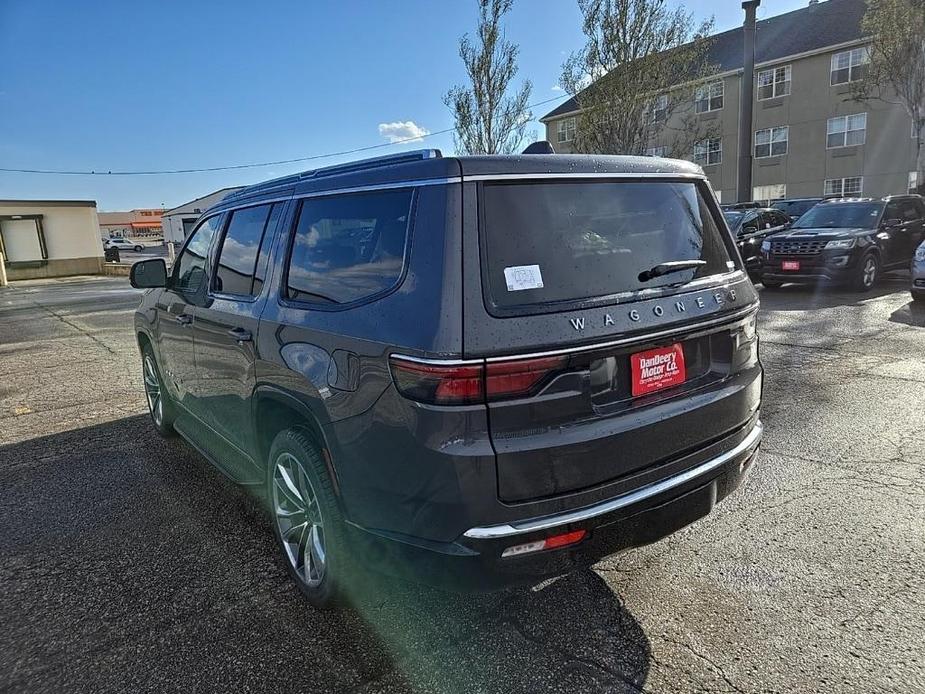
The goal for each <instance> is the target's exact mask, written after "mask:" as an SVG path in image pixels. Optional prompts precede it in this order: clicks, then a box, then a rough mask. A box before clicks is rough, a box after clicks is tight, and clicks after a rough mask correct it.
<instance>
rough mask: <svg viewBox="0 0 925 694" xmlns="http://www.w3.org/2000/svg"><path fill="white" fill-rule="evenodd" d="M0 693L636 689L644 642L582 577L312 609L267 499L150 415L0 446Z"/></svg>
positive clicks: (604, 592) (617, 604)
mask: <svg viewBox="0 0 925 694" xmlns="http://www.w3.org/2000/svg"><path fill="white" fill-rule="evenodd" d="M0 528H3V532H2V533H0V591H2V594H3V595H4V600H3V602H2V604H0V623H3V624H4V629H2V630H0V690H8V689H9V690H22V689H27V690H29V691H93V692H103V691H191V690H195V691H200V690H203V689H206V690H212V689H215V690H222V691H228V690H232V691H306V692H342V691H348V692H366V691H369V692H373V691H376V692H383V691H385V692H474V691H492V692H495V691H498V692H501V691H503V692H534V691H548V690H557V691H568V692H582V691H592V692H593V691H607V692H620V691H627V692H636V691H639V690H640V689H642V687H643V685H644V683H645V681H646V678H647V675H648V671H649V661H650V657H651V651H650V645H649V641H648V639H647V637H646V635H645V633H644V632H643V630H642V628H641V627H640V625H639V623H638V622H637V621H636V619H635V618H634V617H633V615H632V614H631V613H630V612H629V611H628V610H627V609H626V607H625V606H624V605H623V604H622V603H621V601H620V600H619V598H618V597H617V596H616V595H614V594H613V592H612V591H611V589H610V588H608V587H607V585H606V584H605V583H604V581H603V580H602V579H601V578H600V577H598V576H597V574H595V573H593V572H591V571H583V572H579V573H576V574H573V575H571V576H568V577H565V578H561V579H558V580H556V581H552V582H549V583H548V584H547V585H545V587H543V588H542V589H541V590H531V589H518V590H510V591H506V592H503V593H494V594H488V595H459V594H447V593H444V592H441V591H438V590H434V589H430V588H425V587H421V586H416V585H410V584H407V583H404V582H401V581H397V580H392V579H381V580H380V579H378V578H376V579H374V581H373V583H372V585H374V590H371V591H370V592H369V593H368V594H365V595H363V596H362V597H361V598H359V599H358V600H357V601H356V604H355V607H354V608H353V609H344V610H340V611H330V612H318V611H316V610H314V609H313V608H312V607H310V606H309V605H308V604H307V603H306V601H305V600H304V599H303V598H302V597H301V594H300V593H299V591H298V590H297V588H296V587H295V586H294V585H293V584H292V583H291V582H290V580H289V578H288V576H287V574H286V572H285V569H284V566H283V563H282V561H283V560H282V558H281V557H280V556H279V555H278V553H277V552H276V549H275V547H274V544H273V540H272V534H271V531H270V526H269V521H268V519H267V517H266V514H265V513H264V511H263V506H262V504H261V502H260V501H258V500H257V499H256V498H254V497H253V496H252V495H251V494H250V493H248V492H247V491H246V490H243V489H241V488H240V487H237V486H236V485H234V484H233V483H231V482H230V481H228V480H227V479H225V478H224V477H223V476H222V475H221V473H219V472H218V471H216V470H215V469H214V468H212V467H211V466H210V465H209V463H208V462H206V461H205V459H203V458H202V457H201V456H200V455H199V454H198V453H196V452H195V451H194V450H193V449H192V447H190V446H189V445H187V444H186V443H184V442H182V441H179V440H172V441H165V440H163V439H161V438H160V437H158V436H157V435H156V434H155V433H154V432H153V429H152V427H151V425H150V422H149V419H148V417H147V416H135V417H129V418H125V419H121V420H117V421H113V422H109V423H105V424H99V425H95V426H91V427H86V428H83V429H78V430H72V431H67V432H63V433H60V434H55V435H50V436H44V437H40V438H34V439H30V440H26V441H22V442H19V443H14V444H9V445H6V446H0Z"/></svg>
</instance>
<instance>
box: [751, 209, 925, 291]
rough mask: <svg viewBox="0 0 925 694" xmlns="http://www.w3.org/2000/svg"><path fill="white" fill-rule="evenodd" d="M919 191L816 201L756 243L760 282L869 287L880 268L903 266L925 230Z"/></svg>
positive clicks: (910, 259) (881, 269)
mask: <svg viewBox="0 0 925 694" xmlns="http://www.w3.org/2000/svg"><path fill="white" fill-rule="evenodd" d="M923 219H925V205H923V203H922V198H921V197H920V196H918V195H892V196H889V197H885V198H883V199H880V200H875V199H873V198H841V199H833V200H826V201H824V202H820V203H819V204H817V205H816V206H815V207H813V208H812V209H811V210H810V211H809V212H807V213H806V214H804V215H803V216H802V217H800V218H799V219H798V220H797V221H796V223H794V225H793V226H792V227H791V228H790V231H787V232H783V233H778V234H775V235H774V236H772V237H770V238H768V239H765V240H764V241H763V242H762V244H761V261H762V262H761V276H762V280H761V281H762V283H763V284H764V286H765V287H767V288H768V289H774V288H777V287H779V286H780V285H781V284H783V283H784V282H817V281H820V280H826V281H833V282H847V283H849V284H851V285H852V286H853V287H854V288H855V289H857V290H858V291H868V290H870V289H871V288H873V286H874V285H875V284H876V283H877V280H879V279H880V274H881V273H882V272H883V271H884V270H894V269H899V268H902V269H906V268H908V267H909V264H910V263H911V262H912V257H913V255H914V254H915V249H916V247H917V246H918V245H919V243H920V242H921V241H922V239H923V235H925V228H923Z"/></svg>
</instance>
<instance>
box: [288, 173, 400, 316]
mask: <svg viewBox="0 0 925 694" xmlns="http://www.w3.org/2000/svg"><path fill="white" fill-rule="evenodd" d="M411 198H412V191H411V190H385V191H376V192H372V193H357V194H352V195H339V196H336V197H330V198H310V199H308V200H305V201H303V203H302V207H301V209H300V211H299V221H298V226H297V227H296V233H295V238H294V239H293V243H292V254H291V256H290V260H289V272H288V280H287V285H288V296H289V298H290V299H294V300H296V301H306V302H310V303H317V304H331V305H335V304H347V303H351V302H354V301H360V300H362V299H366V298H369V297H371V296H374V295H376V294H380V293H382V292H384V291H387V290H389V289H391V288H393V287H394V286H395V285H396V284H397V283H398V280H399V278H400V277H401V273H402V265H403V261H404V255H405V245H406V243H407V240H408V224H409V219H410V215H411Z"/></svg>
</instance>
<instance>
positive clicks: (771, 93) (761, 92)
mask: <svg viewBox="0 0 925 694" xmlns="http://www.w3.org/2000/svg"><path fill="white" fill-rule="evenodd" d="M789 93H790V66H789V65H784V66H783V67H775V68H771V69H770V70H761V71H760V72H759V73H758V100H759V101H762V100H764V99H773V98H775V97H778V96H787V95H788V94H789Z"/></svg>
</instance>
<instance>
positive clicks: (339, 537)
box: [266, 428, 352, 609]
mask: <svg viewBox="0 0 925 694" xmlns="http://www.w3.org/2000/svg"><path fill="white" fill-rule="evenodd" d="M266 498H267V504H268V506H269V510H270V514H271V516H272V521H273V534H274V535H275V537H276V543H277V545H278V546H279V549H280V551H281V552H282V555H283V561H284V562H285V564H286V570H287V571H288V572H289V575H290V576H291V577H292V579H293V580H294V581H295V583H296V585H297V586H298V587H299V590H301V591H302V593H303V594H304V595H305V597H306V598H308V601H309V602H310V603H311V604H312V605H314V606H315V607H317V608H319V609H328V608H331V607H334V606H336V605H338V604H340V603H341V602H342V601H343V597H344V595H345V592H346V591H345V587H346V583H347V581H348V579H349V576H350V574H351V563H352V562H351V561H350V557H349V552H348V548H347V541H346V535H345V526H344V517H343V514H342V513H341V511H340V507H339V505H338V503H337V497H336V496H335V494H334V490H333V487H332V485H331V480H330V477H329V475H328V470H327V466H326V465H325V462H324V458H323V457H322V455H321V452H320V451H319V449H318V447H317V446H316V445H315V443H314V441H313V440H312V438H311V437H310V436H309V435H308V434H307V432H306V430H304V429H299V428H294V429H286V430H284V431H281V432H280V433H279V434H278V435H277V436H276V438H275V439H273V444H272V445H271V446H270V455H269V460H268V463H267V478H266Z"/></svg>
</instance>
